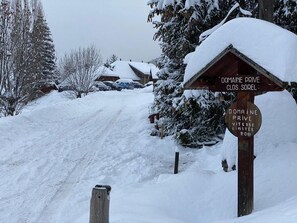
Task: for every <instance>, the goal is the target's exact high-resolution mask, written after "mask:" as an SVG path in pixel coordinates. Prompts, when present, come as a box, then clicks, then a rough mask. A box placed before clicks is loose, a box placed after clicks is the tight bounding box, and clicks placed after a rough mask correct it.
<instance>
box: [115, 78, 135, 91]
mask: <svg viewBox="0 0 297 223" xmlns="http://www.w3.org/2000/svg"><path fill="white" fill-rule="evenodd" d="M115 83H117V84H118V85H119V86H120V88H122V89H130V90H133V89H134V84H133V80H132V79H119V80H117V81H116V82H115Z"/></svg>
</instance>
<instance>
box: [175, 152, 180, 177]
mask: <svg viewBox="0 0 297 223" xmlns="http://www.w3.org/2000/svg"><path fill="white" fill-rule="evenodd" d="M178 164H179V152H175V160H174V174H178Z"/></svg>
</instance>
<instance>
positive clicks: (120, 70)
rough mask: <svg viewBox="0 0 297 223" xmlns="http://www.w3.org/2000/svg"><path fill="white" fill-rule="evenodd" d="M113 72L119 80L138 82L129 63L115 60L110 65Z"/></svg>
mask: <svg viewBox="0 0 297 223" xmlns="http://www.w3.org/2000/svg"><path fill="white" fill-rule="evenodd" d="M111 66H113V67H114V68H113V71H114V72H116V73H117V74H118V75H119V76H120V78H121V79H132V80H140V78H139V77H138V76H137V75H136V74H135V73H134V71H133V70H132V69H131V67H130V65H129V61H122V60H117V61H115V62H113V63H112V64H111Z"/></svg>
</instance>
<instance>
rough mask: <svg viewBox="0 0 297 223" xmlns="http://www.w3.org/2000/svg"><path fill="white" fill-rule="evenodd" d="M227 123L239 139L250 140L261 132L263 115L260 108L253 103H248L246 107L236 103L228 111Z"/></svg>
mask: <svg viewBox="0 0 297 223" xmlns="http://www.w3.org/2000/svg"><path fill="white" fill-rule="evenodd" d="M225 121H226V124H227V128H228V130H229V131H230V132H231V133H232V134H233V135H235V136H236V137H238V138H250V137H252V136H254V135H255V134H256V133H257V132H258V131H259V129H260V127H261V124H262V115H261V111H260V110H259V108H258V107H257V106H256V105H255V104H253V103H251V102H247V104H246V106H244V107H243V106H241V104H240V103H239V102H235V103H233V104H232V105H231V106H230V108H228V109H227V111H226V117H225Z"/></svg>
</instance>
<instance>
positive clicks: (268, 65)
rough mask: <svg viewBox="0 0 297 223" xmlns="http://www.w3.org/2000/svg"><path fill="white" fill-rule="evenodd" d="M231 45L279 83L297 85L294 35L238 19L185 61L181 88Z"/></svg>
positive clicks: (215, 33) (296, 58)
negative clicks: (185, 65) (294, 83)
mask: <svg viewBox="0 0 297 223" xmlns="http://www.w3.org/2000/svg"><path fill="white" fill-rule="evenodd" d="M230 45H232V46H233V48H235V49H236V50H238V51H239V52H241V53H242V54H244V55H245V56H246V57H248V58H249V59H251V60H252V61H254V62H255V63H256V64H258V65H259V66H261V67H262V68H263V69H264V70H266V71H268V72H269V73H271V74H272V75H274V76H275V77H277V78H279V79H280V80H282V81H286V82H296V81H297V35H295V34H294V33H292V32H290V31H288V30H285V29H283V28H281V27H279V26H277V25H274V24H272V23H269V22H266V21H263V20H259V19H254V18H237V19H233V20H231V21H229V22H227V23H226V24H224V25H223V26H221V27H220V28H218V29H217V30H216V31H215V32H213V33H212V34H211V35H210V36H209V37H208V38H207V39H206V40H205V41H204V42H202V43H201V45H199V46H198V47H197V48H196V50H195V52H194V53H192V54H191V56H190V58H189V57H187V58H186V60H185V62H187V67H186V71H185V76H184V84H185V83H187V82H188V81H190V79H192V78H193V77H194V76H195V75H197V74H198V73H199V72H200V71H201V70H203V69H204V68H206V67H207V65H208V64H210V63H211V62H212V61H213V60H214V59H215V58H216V56H218V55H219V54H220V53H222V52H223V51H224V50H225V49H226V48H227V47H228V46H230Z"/></svg>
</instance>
